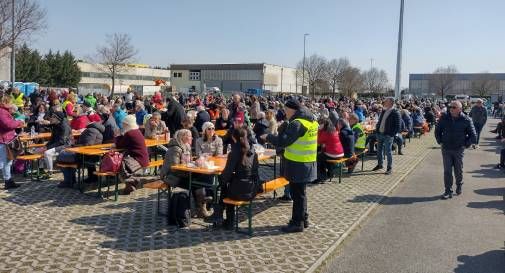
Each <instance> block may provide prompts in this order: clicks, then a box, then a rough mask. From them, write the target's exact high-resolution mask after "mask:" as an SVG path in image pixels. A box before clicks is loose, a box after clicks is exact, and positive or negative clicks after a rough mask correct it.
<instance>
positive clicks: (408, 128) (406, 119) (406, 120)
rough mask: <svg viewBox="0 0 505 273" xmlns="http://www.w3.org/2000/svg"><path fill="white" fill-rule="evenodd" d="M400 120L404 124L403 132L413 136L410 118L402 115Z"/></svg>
mask: <svg viewBox="0 0 505 273" xmlns="http://www.w3.org/2000/svg"><path fill="white" fill-rule="evenodd" d="M402 120H403V122H404V123H405V131H407V132H409V134H411V135H412V134H414V127H413V125H412V118H411V117H410V115H408V114H405V115H402Z"/></svg>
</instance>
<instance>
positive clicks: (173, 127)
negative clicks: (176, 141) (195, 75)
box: [161, 95, 186, 136]
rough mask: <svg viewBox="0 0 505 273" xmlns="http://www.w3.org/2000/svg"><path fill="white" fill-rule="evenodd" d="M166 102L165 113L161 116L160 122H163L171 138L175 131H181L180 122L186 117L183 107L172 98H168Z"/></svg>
mask: <svg viewBox="0 0 505 273" xmlns="http://www.w3.org/2000/svg"><path fill="white" fill-rule="evenodd" d="M181 97H182V95H181ZM166 101H167V111H165V112H163V113H162V114H161V120H163V121H164V122H165V125H167V127H168V130H170V135H172V136H173V135H174V134H175V132H176V131H177V130H179V129H182V120H183V119H184V118H185V117H186V112H185V111H184V107H183V106H182V105H181V104H180V103H179V102H178V101H176V100H175V99H174V98H173V97H171V96H169V97H168V98H167V100H166Z"/></svg>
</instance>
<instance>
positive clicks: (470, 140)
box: [435, 113, 477, 150]
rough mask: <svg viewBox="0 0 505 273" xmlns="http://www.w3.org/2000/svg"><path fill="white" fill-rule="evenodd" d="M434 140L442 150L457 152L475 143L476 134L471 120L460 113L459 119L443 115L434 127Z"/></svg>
mask: <svg viewBox="0 0 505 273" xmlns="http://www.w3.org/2000/svg"><path fill="white" fill-rule="evenodd" d="M435 138H436V139H437V143H438V144H440V145H442V149H446V150H458V149H461V148H464V147H467V148H468V147H470V145H471V144H475V143H477V134H476V133H475V127H474V125H473V122H472V120H471V119H470V118H469V117H468V116H467V115H465V114H463V113H461V114H460V115H459V117H456V118H454V117H452V116H451V114H446V113H445V114H443V115H442V117H440V119H439V120H438V123H437V125H436V127H435Z"/></svg>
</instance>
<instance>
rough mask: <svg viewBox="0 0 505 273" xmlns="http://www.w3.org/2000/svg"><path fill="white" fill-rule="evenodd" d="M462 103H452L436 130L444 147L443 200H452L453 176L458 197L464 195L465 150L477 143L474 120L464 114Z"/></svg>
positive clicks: (437, 137) (439, 142)
mask: <svg viewBox="0 0 505 273" xmlns="http://www.w3.org/2000/svg"><path fill="white" fill-rule="evenodd" d="M462 108H463V107H462V105H461V102H459V101H452V102H451V103H450V105H449V111H448V113H445V114H443V115H442V117H440V119H439V121H438V124H437V126H436V128H435V138H436V139H437V143H438V144H440V145H441V146H442V161H443V164H444V185H445V191H444V194H443V195H442V199H448V198H452V193H453V192H452V184H453V176H452V169H453V168H454V177H455V179H456V195H460V194H461V193H462V185H463V156H464V151H465V148H468V147H470V146H471V145H472V144H475V143H477V134H476V132H475V127H474V125H473V122H472V120H471V119H470V118H469V117H468V116H467V115H465V114H464V113H463V110H462Z"/></svg>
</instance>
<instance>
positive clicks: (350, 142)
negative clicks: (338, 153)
mask: <svg viewBox="0 0 505 273" xmlns="http://www.w3.org/2000/svg"><path fill="white" fill-rule="evenodd" d="M337 126H338V130H339V132H340V133H339V136H340V142H341V143H342V147H343V148H344V157H345V158H349V159H348V160H347V161H346V162H345V165H346V166H347V172H348V173H349V174H350V173H352V172H353V171H354V167H356V164H358V159H357V158H356V157H355V156H354V133H353V132H352V130H351V128H350V127H349V123H347V120H345V119H338V121H337Z"/></svg>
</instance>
